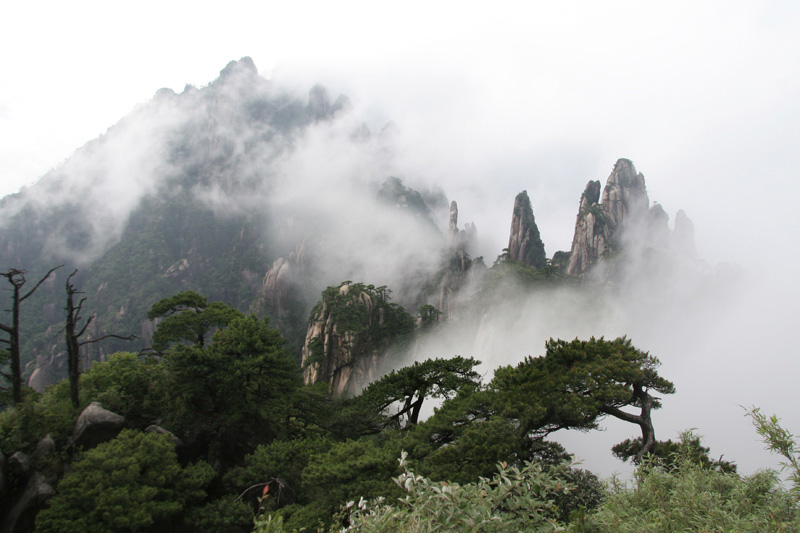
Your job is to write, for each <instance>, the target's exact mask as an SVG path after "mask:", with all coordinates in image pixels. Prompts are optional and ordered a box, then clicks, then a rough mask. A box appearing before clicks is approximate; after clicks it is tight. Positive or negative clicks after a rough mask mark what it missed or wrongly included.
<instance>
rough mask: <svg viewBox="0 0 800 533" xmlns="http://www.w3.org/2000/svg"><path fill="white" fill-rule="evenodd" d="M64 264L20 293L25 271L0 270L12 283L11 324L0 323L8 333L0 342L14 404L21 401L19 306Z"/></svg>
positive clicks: (4, 375)
mask: <svg viewBox="0 0 800 533" xmlns="http://www.w3.org/2000/svg"><path fill="white" fill-rule="evenodd" d="M62 266H64V265H58V266H57V267H54V268H51V269H50V270H49V271H48V272H47V274H45V275H44V277H43V278H42V279H40V280H39V282H38V283H37V284H36V285H35V286H34V287H33V288H32V289H31V290H29V291H28V292H26V293H25V294H22V292H21V291H22V287H23V286H24V285H25V283H26V281H27V279H26V278H25V274H27V271H25V270H19V269H16V268H12V269H11V270H9V271H7V272H0V276H2V277H4V278H6V279H7V280H8V282H9V283H10V284H11V285H12V287H13V289H12V296H11V309H7V311H10V312H11V325H10V326H9V325H7V324H2V323H0V330H2V331H4V332H5V333H7V334H8V339H0V343H3V344H5V345H7V346H8V355H9V359H10V365H11V369H10V374H7V373H5V372H2V375H3V377H4V378H6V379H7V380H8V381H10V382H11V397H12V399H13V401H14V403H15V404H17V403H20V402H22V365H21V363H20V352H19V350H20V342H19V308H20V305H21V304H22V302H24V301H25V300H27V299H28V298H29V297H30V296H31V295H32V294H33V293H34V292H36V289H38V288H39V287H40V286H41V285H42V283H44V282H45V280H46V279H47V278H49V277H50V275H51V274H52V273H53V272H55V271H56V270H58V269H59V268H61V267H62Z"/></svg>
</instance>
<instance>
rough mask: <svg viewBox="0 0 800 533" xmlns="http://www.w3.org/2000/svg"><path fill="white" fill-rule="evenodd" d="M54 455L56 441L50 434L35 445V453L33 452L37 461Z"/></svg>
mask: <svg viewBox="0 0 800 533" xmlns="http://www.w3.org/2000/svg"><path fill="white" fill-rule="evenodd" d="M54 453H56V441H54V440H53V437H51V436H50V434H47V435H45V436H44V437H43V438H42V440H40V441H39V442H37V443H36V451H35V452H34V454H35V456H36V458H37V459H44V458H46V457H50V456H51V455H53V454H54Z"/></svg>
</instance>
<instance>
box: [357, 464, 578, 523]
mask: <svg viewBox="0 0 800 533" xmlns="http://www.w3.org/2000/svg"><path fill="white" fill-rule="evenodd" d="M405 459H406V455H405V453H403V454H402V455H401V458H400V465H401V466H402V467H403V473H402V474H401V475H400V476H399V477H397V478H396V479H395V483H396V484H397V486H398V487H400V489H401V490H402V491H403V492H404V493H405V496H403V497H402V498H400V499H398V500H397V501H396V502H392V501H390V500H387V499H384V498H378V499H375V500H372V501H369V502H365V501H364V500H361V501H359V502H358V504H356V503H355V502H350V503H348V504H347V507H348V509H350V516H349V522H350V525H349V527H348V528H347V531H358V532H371V531H374V532H378V531H386V532H389V531H415V532H420V533H423V532H428V531H475V532H477V531H481V532H518V531H531V532H544V531H558V530H559V528H560V525H559V524H558V522H557V521H556V516H557V513H558V508H557V507H556V505H555V503H554V501H553V495H554V494H558V493H562V492H566V491H568V490H570V486H569V485H568V484H567V483H566V482H565V478H564V477H563V476H562V475H561V473H560V472H559V471H556V470H550V471H545V470H544V469H543V468H542V467H541V466H540V465H537V464H535V463H526V464H525V466H524V467H522V468H516V467H509V466H508V465H506V464H501V465H499V468H498V472H497V473H496V474H495V475H494V476H493V477H492V478H491V479H486V478H481V479H480V480H479V481H477V482H475V483H468V484H465V485H458V484H455V483H452V484H451V483H448V482H432V481H430V480H429V479H427V478H424V477H422V476H418V475H415V474H414V472H412V471H411V470H409V469H408V468H407V467H406V464H405Z"/></svg>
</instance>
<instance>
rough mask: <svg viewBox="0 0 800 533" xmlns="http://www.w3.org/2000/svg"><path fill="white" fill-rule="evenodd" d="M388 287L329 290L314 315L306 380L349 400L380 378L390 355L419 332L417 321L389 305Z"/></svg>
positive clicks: (308, 340) (304, 355) (307, 345)
mask: <svg viewBox="0 0 800 533" xmlns="http://www.w3.org/2000/svg"><path fill="white" fill-rule="evenodd" d="M388 292H389V291H388V289H387V288H386V287H374V286H372V285H364V284H362V283H352V282H349V281H347V282H344V283H342V284H341V285H339V286H338V287H328V289H326V290H325V291H324V292H323V295H322V299H321V300H320V301H319V303H318V304H317V305H316V306H315V308H314V309H313V310H312V312H311V318H310V320H309V326H308V333H307V335H306V341H305V344H304V346H303V350H302V365H303V380H304V381H305V383H307V384H313V383H328V384H329V385H330V391H331V394H333V395H336V396H349V395H354V394H356V393H358V392H359V391H360V390H361V388H362V387H363V386H365V385H366V384H368V383H369V382H370V381H372V380H374V379H375V378H377V377H378V375H379V370H380V368H381V364H382V358H383V357H384V355H385V353H386V350H387V349H388V348H389V346H391V345H397V343H398V342H400V341H402V340H403V339H404V338H405V337H407V336H408V335H410V334H411V333H412V332H413V330H414V322H415V321H414V319H413V317H411V315H409V314H408V313H406V311H405V310H404V309H403V308H402V307H400V306H398V305H396V304H392V303H389V301H388Z"/></svg>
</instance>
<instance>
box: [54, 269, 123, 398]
mask: <svg viewBox="0 0 800 533" xmlns="http://www.w3.org/2000/svg"><path fill="white" fill-rule="evenodd" d="M77 273H78V270H77V269H76V270H75V271H73V272H72V274H70V275H69V276H68V277H67V283H66V288H67V307H66V308H65V311H66V312H67V319H66V324H65V325H64V335H65V337H66V339H67V375H68V377H69V399H70V401H71V402H72V406H73V407H75V408H76V409H77V408H78V407H80V393H79V388H78V385H79V381H80V378H81V367H80V364H81V361H80V350H81V346H84V345H86V344H92V343H95V342H99V341H101V340H104V339H108V338H109V337H113V338H115V339H123V340H131V339H134V338H136V335H128V336H127V337H123V336H121V335H114V334H108V335H102V336H100V337H98V338H96V339H90V340H85V341H83V342H81V341H80V340H79V339H80V338H81V337H82V336H83V334H84V333H86V329H87V328H88V327H89V324H91V323H92V321H93V320H94V315H92V316H90V317H89V318H88V319H86V323H85V324H83V327H81V326H80V325H79V323H80V321H81V320H82V318H83V317H81V310H82V309H83V304H84V302H86V298H81V300H80V301H79V302H78V304H77V305H75V295H76V294H83V293H81V292H78V291H77V290H76V289H75V286H74V285H72V277H73V276H75V274H77ZM78 328H80V331H78Z"/></svg>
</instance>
